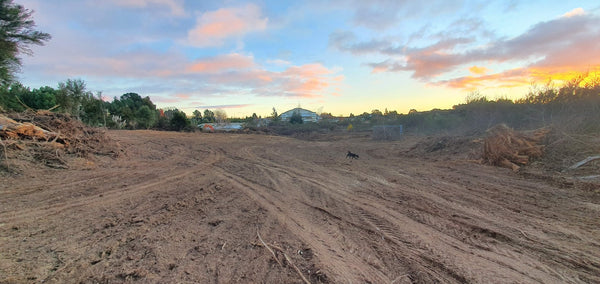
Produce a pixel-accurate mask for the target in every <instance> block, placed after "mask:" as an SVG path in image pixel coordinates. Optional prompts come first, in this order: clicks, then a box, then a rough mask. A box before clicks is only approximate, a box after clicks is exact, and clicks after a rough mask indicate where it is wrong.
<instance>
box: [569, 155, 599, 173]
mask: <svg viewBox="0 0 600 284" xmlns="http://www.w3.org/2000/svg"><path fill="white" fill-rule="evenodd" d="M598 159H600V155H598V156H589V157H587V158H585V159H583V160H581V161H579V162H578V163H576V164H574V165H572V166H570V167H569V170H574V169H576V168H579V167H581V166H583V165H585V164H587V163H589V162H591V161H593V160H598Z"/></svg>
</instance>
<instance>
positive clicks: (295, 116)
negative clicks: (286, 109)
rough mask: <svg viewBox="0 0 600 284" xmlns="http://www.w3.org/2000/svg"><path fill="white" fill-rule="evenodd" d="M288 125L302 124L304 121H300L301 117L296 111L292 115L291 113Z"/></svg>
mask: <svg viewBox="0 0 600 284" xmlns="http://www.w3.org/2000/svg"><path fill="white" fill-rule="evenodd" d="M290 123H291V124H296V123H297V124H302V123H304V120H303V119H302V115H301V114H300V112H298V111H294V113H292V116H291V117H290Z"/></svg>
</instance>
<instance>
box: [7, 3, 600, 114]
mask: <svg viewBox="0 0 600 284" xmlns="http://www.w3.org/2000/svg"><path fill="white" fill-rule="evenodd" d="M15 2H16V3H18V4H22V5H24V6H25V7H26V8H28V9H32V10H34V14H33V18H34V20H35V21H36V24H37V28H38V29H39V30H41V31H44V32H47V33H50V34H51V35H52V37H53V38H52V40H51V41H50V42H48V43H47V44H46V45H45V46H40V47H37V46H36V47H34V48H33V56H25V57H24V58H23V63H24V64H23V68H22V72H21V73H20V74H18V76H19V79H20V81H21V82H23V84H25V85H27V86H30V87H32V88H38V87H41V86H45V85H49V86H53V87H55V86H56V85H57V84H58V82H61V81H64V80H66V79H69V78H81V79H83V80H85V82H86V83H87V86H88V88H89V89H90V90H92V91H102V93H103V95H104V96H106V97H111V98H112V97H115V96H117V97H118V96H120V95H122V94H124V93H128V92H135V93H138V94H140V95H141V96H150V97H151V99H152V101H153V102H155V103H156V104H157V106H158V107H177V108H179V109H181V110H183V111H185V112H186V113H188V114H191V113H192V112H193V111H194V110H196V109H198V110H200V111H203V110H204V109H208V108H214V107H215V106H218V107H219V108H223V109H225V110H226V111H227V112H229V115H230V116H250V115H252V113H256V114H258V115H262V116H267V115H269V114H270V113H271V111H272V108H273V107H275V108H276V109H277V110H278V111H279V112H283V111H286V110H288V109H291V108H294V107H296V106H298V105H301V106H302V107H304V108H307V109H311V110H318V109H322V110H323V112H327V113H332V114H333V115H349V114H350V113H354V114H359V113H362V112H365V111H367V112H370V111H371V110H373V109H380V110H383V109H386V108H387V109H389V110H397V111H398V112H399V113H407V112H408V111H409V110H410V109H417V110H419V111H421V110H429V109H433V108H449V107H451V106H452V105H453V104H457V103H461V102H463V101H464V98H465V96H466V95H467V94H468V93H469V92H472V91H479V92H481V93H482V94H484V95H488V96H490V97H495V96H498V95H502V96H506V97H508V98H512V99H515V98H520V97H523V96H524V95H526V92H527V89H528V88H529V86H531V84H532V83H539V84H544V83H546V82H548V81H549V80H554V81H556V83H557V84H560V83H562V82H566V81H569V80H571V79H572V78H574V77H576V76H579V75H580V74H581V73H590V74H592V75H594V76H596V77H597V74H598V72H599V70H600V45H599V44H598V42H600V4H598V2H597V1H577V2H570V1H469V2H465V1H445V0H434V1H353V0H340V1H301V2H287V1H254V2H253V1H224V2H222V3H219V2H215V1H186V0H127V1H116V0H111V1H102V2H94V1H75V0H65V1H61V4H60V5H58V4H57V3H55V2H54V1H42V0H15ZM594 76H591V77H594Z"/></svg>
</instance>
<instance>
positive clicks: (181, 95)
mask: <svg viewBox="0 0 600 284" xmlns="http://www.w3.org/2000/svg"><path fill="white" fill-rule="evenodd" d="M173 96H174V97H176V98H179V99H183V100H186V99H189V98H190V97H191V95H189V94H175V95H173Z"/></svg>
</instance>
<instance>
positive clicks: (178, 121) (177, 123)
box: [170, 111, 190, 131]
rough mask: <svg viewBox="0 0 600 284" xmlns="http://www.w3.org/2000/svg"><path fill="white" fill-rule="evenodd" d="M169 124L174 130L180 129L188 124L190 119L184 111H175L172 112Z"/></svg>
mask: <svg viewBox="0 0 600 284" xmlns="http://www.w3.org/2000/svg"><path fill="white" fill-rule="evenodd" d="M170 124H171V129H173V130H175V131H181V130H183V129H184V128H186V127H187V126H189V125H190V120H189V119H188V118H187V116H186V115H185V112H183V111H175V112H173V117H172V118H171V121H170Z"/></svg>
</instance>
